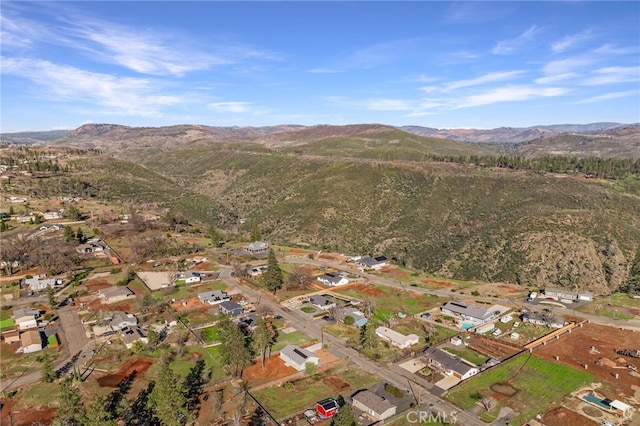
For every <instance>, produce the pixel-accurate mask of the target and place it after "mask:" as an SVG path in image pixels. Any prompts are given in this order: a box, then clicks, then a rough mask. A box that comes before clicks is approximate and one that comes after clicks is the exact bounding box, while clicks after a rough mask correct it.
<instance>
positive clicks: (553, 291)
mask: <svg viewBox="0 0 640 426" xmlns="http://www.w3.org/2000/svg"><path fill="white" fill-rule="evenodd" d="M544 296H545V297H547V298H551V299H553V300H559V301H562V302H565V303H566V302H569V303H576V302H591V301H592V300H593V293H590V292H588V291H580V292H576V291H568V290H563V289H559V288H547V289H545V290H544Z"/></svg>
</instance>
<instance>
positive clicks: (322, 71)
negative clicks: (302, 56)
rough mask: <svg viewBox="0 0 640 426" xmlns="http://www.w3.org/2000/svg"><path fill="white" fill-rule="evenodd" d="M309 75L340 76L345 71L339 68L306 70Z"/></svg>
mask: <svg viewBox="0 0 640 426" xmlns="http://www.w3.org/2000/svg"><path fill="white" fill-rule="evenodd" d="M306 72H308V73H309V74H339V73H342V72H344V70H341V69H338V68H311V69H308V70H306Z"/></svg>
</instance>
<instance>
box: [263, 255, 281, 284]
mask: <svg viewBox="0 0 640 426" xmlns="http://www.w3.org/2000/svg"><path fill="white" fill-rule="evenodd" d="M264 282H265V284H266V286H267V288H268V289H269V290H270V291H272V292H273V294H276V291H277V290H279V289H281V288H282V285H283V283H284V278H283V277H282V269H280V265H279V264H278V259H277V258H276V254H275V253H274V252H273V250H269V258H268V259H267V270H266V271H265V273H264Z"/></svg>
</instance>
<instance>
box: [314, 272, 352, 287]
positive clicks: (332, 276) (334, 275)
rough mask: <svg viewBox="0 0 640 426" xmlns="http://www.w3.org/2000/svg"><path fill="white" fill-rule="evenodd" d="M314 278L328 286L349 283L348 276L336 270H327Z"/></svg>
mask: <svg viewBox="0 0 640 426" xmlns="http://www.w3.org/2000/svg"><path fill="white" fill-rule="evenodd" d="M316 279H317V280H318V281H320V282H321V283H323V284H324V285H328V286H330V287H336V286H339V285H345V284H349V278H347V277H346V275H345V274H342V273H338V272H328V273H326V274H323V275H320V276H319V277H316Z"/></svg>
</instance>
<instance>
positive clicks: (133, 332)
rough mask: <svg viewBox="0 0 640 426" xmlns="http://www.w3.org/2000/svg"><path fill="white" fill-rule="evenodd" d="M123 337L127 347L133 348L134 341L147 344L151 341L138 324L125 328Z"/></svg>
mask: <svg viewBox="0 0 640 426" xmlns="http://www.w3.org/2000/svg"><path fill="white" fill-rule="evenodd" d="M121 338H122V343H124V345H125V346H126V347H127V349H131V347H132V346H133V343H134V342H141V343H144V344H145V345H146V344H147V343H149V339H148V338H147V335H146V334H145V333H144V331H142V329H141V328H140V327H138V326H134V327H125V328H123V329H122V336H121Z"/></svg>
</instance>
